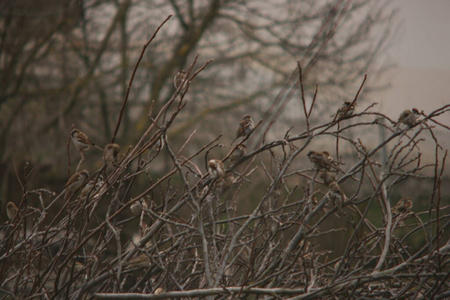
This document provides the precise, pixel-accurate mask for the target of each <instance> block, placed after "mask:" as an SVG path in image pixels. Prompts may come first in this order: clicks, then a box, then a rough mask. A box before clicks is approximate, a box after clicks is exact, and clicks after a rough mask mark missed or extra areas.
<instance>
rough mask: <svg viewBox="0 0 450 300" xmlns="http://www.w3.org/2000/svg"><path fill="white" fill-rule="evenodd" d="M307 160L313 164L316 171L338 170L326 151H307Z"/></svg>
mask: <svg viewBox="0 0 450 300" xmlns="http://www.w3.org/2000/svg"><path fill="white" fill-rule="evenodd" d="M307 155H308V158H309V160H310V161H311V162H312V163H313V164H314V167H315V168H316V169H318V170H323V169H325V170H331V169H332V168H333V169H335V170H340V169H339V168H338V167H337V166H336V163H335V161H334V160H333V158H332V157H331V155H330V153H328V152H327V151H323V152H316V151H309V152H308V154H307Z"/></svg>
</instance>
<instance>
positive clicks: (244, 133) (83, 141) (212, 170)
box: [6, 71, 420, 220]
mask: <svg viewBox="0 0 450 300" xmlns="http://www.w3.org/2000/svg"><path fill="white" fill-rule="evenodd" d="M183 72H184V71H181V72H179V73H178V74H177V75H176V76H175V78H174V86H175V88H176V89H179V88H183V87H182V85H185V82H186V73H185V72H184V73H183ZM355 106H356V104H355V103H351V102H348V101H346V102H344V104H342V106H341V107H339V109H338V110H337V112H336V113H335V114H334V115H332V117H334V119H333V121H340V120H343V119H347V118H349V117H351V116H352V115H353V113H354V111H355ZM419 116H420V113H419V111H418V110H417V109H415V108H413V109H412V110H405V111H403V112H402V113H401V114H400V116H399V118H398V122H397V124H400V123H402V124H405V125H406V126H408V127H409V128H410V127H412V126H414V125H416V124H417V119H418V118H419ZM254 128H255V127H254V123H253V120H252V118H251V116H250V115H248V114H246V115H244V117H243V118H242V120H241V121H240V123H239V127H238V130H237V132H236V135H235V138H234V140H233V141H232V143H231V144H233V143H234V142H235V141H236V140H238V139H245V138H247V137H248V136H249V135H250V134H251V133H252V131H253V130H254ZM70 136H71V140H72V143H73V144H74V146H75V148H76V149H77V150H78V152H79V153H80V156H81V159H82V160H84V151H86V150H88V149H90V148H91V147H93V148H96V149H99V150H101V151H103V162H104V166H105V167H104V174H105V176H106V177H107V176H109V174H111V173H112V172H113V171H114V170H115V168H116V167H117V166H118V163H119V161H118V154H119V150H120V147H119V145H118V144H115V143H112V144H107V145H106V146H105V147H104V149H102V148H101V147H99V146H97V145H95V144H94V143H93V142H92V141H91V140H90V138H89V137H88V136H87V135H86V134H85V133H84V132H82V131H80V130H78V129H76V128H73V129H72V131H71V134H70ZM246 151H247V147H246V145H245V144H244V143H243V142H242V141H241V142H240V143H238V145H237V146H235V149H234V151H233V153H232V154H231V155H230V164H234V163H235V162H237V161H238V160H239V159H241V158H242V157H243V156H245V154H246ZM307 156H308V158H309V160H310V161H311V163H312V164H313V165H314V167H315V169H316V170H317V171H321V174H320V177H321V178H322V180H323V181H324V183H325V185H327V186H328V187H329V188H330V189H331V190H332V191H334V192H336V193H338V194H340V195H341V196H343V197H345V195H343V193H342V190H341V189H340V187H339V185H338V184H337V181H336V178H335V176H334V175H333V174H332V173H331V172H330V171H331V170H333V171H336V172H339V171H341V172H342V170H341V169H340V168H339V166H338V162H337V161H335V160H334V159H333V158H332V157H331V155H330V153H328V152H327V151H322V152H317V151H310V152H308V154H307ZM80 163H81V161H80ZM79 165H80V164H79ZM207 167H208V172H209V176H210V177H211V178H212V179H215V180H214V184H213V189H214V192H215V193H216V194H219V195H220V194H222V193H224V192H225V191H226V190H227V189H228V188H229V187H230V186H231V185H232V184H233V182H234V176H233V174H231V173H230V172H227V171H226V168H225V165H224V163H223V162H222V161H221V160H219V159H211V160H209V161H208V166H207ZM89 177H90V175H89V172H88V171H87V170H81V171H79V172H76V173H75V174H73V175H72V176H71V177H70V178H69V180H68V181H67V183H66V184H65V195H66V199H67V198H68V197H69V196H71V195H72V194H73V193H75V192H77V191H78V190H79V189H80V188H82V187H83V186H84V188H83V190H82V191H81V193H80V197H86V196H87V195H88V194H90V193H92V192H93V190H95V191H98V190H99V188H100V186H101V185H103V178H102V177H101V178H100V179H99V178H95V179H91V180H90V181H89V182H88V180H89ZM135 204H136V205H139V202H136V203H135ZM411 204H412V203H411ZM408 205H409V202H408V203H407V205H406V206H408ZM131 209H132V210H136V209H137V208H135V207H133V208H131ZM140 209H142V204H141V206H140ZM17 212H18V207H17V206H16V204H14V202H12V201H10V202H8V203H7V205H6V213H7V217H8V219H9V220H13V219H14V218H15V217H16V215H17ZM133 213H134V212H133Z"/></svg>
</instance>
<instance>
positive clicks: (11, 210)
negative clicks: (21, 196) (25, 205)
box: [6, 201, 19, 221]
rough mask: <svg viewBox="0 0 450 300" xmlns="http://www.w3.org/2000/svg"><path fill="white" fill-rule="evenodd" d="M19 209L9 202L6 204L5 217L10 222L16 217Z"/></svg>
mask: <svg viewBox="0 0 450 300" xmlns="http://www.w3.org/2000/svg"><path fill="white" fill-rule="evenodd" d="M18 211H19V209H18V208H17V205H15V204H14V202H11V201H9V202H8V203H6V216H7V217H8V219H9V220H10V221H12V220H14V217H15V216H16V214H17V212H18Z"/></svg>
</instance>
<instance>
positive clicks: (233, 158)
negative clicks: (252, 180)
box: [230, 144, 247, 164]
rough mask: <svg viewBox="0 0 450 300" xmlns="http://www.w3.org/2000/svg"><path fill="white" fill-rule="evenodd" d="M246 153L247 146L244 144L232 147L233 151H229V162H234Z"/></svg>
mask: <svg viewBox="0 0 450 300" xmlns="http://www.w3.org/2000/svg"><path fill="white" fill-rule="evenodd" d="M246 153H247V146H245V144H240V145H238V146H237V147H236V149H234V151H233V153H231V156H230V164H234V163H235V162H237V161H238V160H239V159H241V157H242V156H244V155H245V154H246Z"/></svg>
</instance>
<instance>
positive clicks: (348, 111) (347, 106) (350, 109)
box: [331, 101, 356, 120]
mask: <svg viewBox="0 0 450 300" xmlns="http://www.w3.org/2000/svg"><path fill="white" fill-rule="evenodd" d="M355 107H356V103H354V104H352V103H351V102H349V101H345V102H344V104H342V105H341V106H340V107H339V109H338V110H337V112H336V114H334V115H331V117H334V120H342V119H347V118H350V117H351V116H352V115H353V113H354V112H355Z"/></svg>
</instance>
